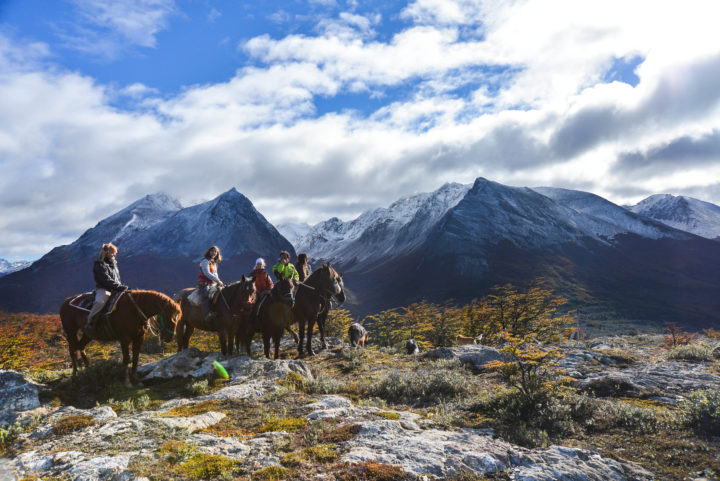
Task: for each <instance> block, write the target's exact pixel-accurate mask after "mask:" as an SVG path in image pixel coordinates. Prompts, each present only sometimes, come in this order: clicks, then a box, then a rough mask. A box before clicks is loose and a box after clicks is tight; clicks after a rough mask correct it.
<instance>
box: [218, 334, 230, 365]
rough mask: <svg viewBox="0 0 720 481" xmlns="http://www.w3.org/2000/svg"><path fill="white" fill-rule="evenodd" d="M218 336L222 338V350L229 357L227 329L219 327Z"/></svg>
mask: <svg viewBox="0 0 720 481" xmlns="http://www.w3.org/2000/svg"><path fill="white" fill-rule="evenodd" d="M218 338H219V339H220V352H221V353H222V355H223V356H225V358H226V359H227V357H228V352H227V331H226V330H225V329H218Z"/></svg>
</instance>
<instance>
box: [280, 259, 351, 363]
mask: <svg viewBox="0 0 720 481" xmlns="http://www.w3.org/2000/svg"><path fill="white" fill-rule="evenodd" d="M331 297H335V299H337V300H338V302H340V304H342V303H343V302H345V290H344V285H343V280H342V275H341V274H338V273H337V272H336V271H335V269H333V268H332V267H331V266H330V264H329V263H327V264H323V266H322V267H321V268H320V269H318V270H316V271H314V272H313V273H312V274H310V276H309V277H308V278H307V279H305V282H302V283H300V285H299V286H298V288H297V291H296V292H295V306H294V307H293V314H294V319H295V321H296V322H297V323H298V326H299V331H300V343H299V344H298V353H299V355H300V357H304V355H305V353H304V352H303V340H304V338H305V326H306V325H307V354H308V355H309V356H312V355H314V354H315V352H314V351H313V348H312V332H313V328H314V327H315V323H316V322H317V323H318V329H319V330H320V340H321V341H322V348H323V349H327V343H326V342H325V326H324V320H325V318H326V317H327V310H328V309H329V308H330V298H331Z"/></svg>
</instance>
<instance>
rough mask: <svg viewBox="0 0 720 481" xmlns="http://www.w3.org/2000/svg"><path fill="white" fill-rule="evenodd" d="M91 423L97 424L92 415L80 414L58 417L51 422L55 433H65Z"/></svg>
mask: <svg viewBox="0 0 720 481" xmlns="http://www.w3.org/2000/svg"><path fill="white" fill-rule="evenodd" d="M93 424H97V421H95V419H93V417H92V416H89V415H85V414H81V415H72V416H67V417H64V418H62V419H58V420H57V421H55V423H53V426H52V427H53V431H55V434H60V435H65V434H70V433H72V432H75V431H78V430H80V429H83V428H86V427H88V426H92V425H93Z"/></svg>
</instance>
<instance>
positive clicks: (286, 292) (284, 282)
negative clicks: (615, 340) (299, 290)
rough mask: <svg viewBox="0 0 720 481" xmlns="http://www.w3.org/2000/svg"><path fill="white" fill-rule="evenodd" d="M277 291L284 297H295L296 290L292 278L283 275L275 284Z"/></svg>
mask: <svg viewBox="0 0 720 481" xmlns="http://www.w3.org/2000/svg"><path fill="white" fill-rule="evenodd" d="M275 289H276V291H275V292H277V293H278V294H279V295H280V296H282V297H293V291H294V290H295V282H294V281H293V280H292V278H290V277H285V276H283V275H282V274H280V276H279V277H278V281H277V282H276V283H275Z"/></svg>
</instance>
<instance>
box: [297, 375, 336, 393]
mask: <svg viewBox="0 0 720 481" xmlns="http://www.w3.org/2000/svg"><path fill="white" fill-rule="evenodd" d="M303 390H304V391H305V392H306V393H308V394H340V393H342V392H345V390H346V386H345V383H344V382H342V381H339V380H337V379H335V378H333V377H330V376H328V375H327V374H324V373H319V374H318V375H317V376H315V378H314V379H313V380H311V381H306V382H305V383H304V384H303Z"/></svg>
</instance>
